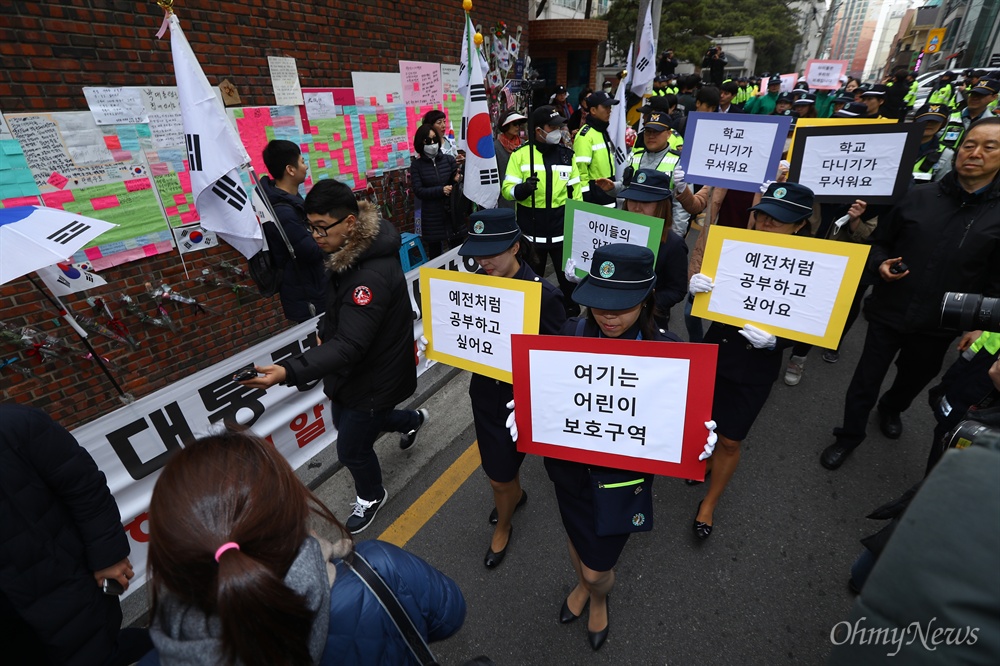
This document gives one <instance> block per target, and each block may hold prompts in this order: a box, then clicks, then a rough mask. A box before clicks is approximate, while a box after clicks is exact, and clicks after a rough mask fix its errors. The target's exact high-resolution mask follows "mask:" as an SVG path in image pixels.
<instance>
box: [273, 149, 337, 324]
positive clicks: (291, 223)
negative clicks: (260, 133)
mask: <svg viewBox="0 0 1000 666" xmlns="http://www.w3.org/2000/svg"><path fill="white" fill-rule="evenodd" d="M264 164H265V165H266V166H267V170H268V172H269V173H270V174H271V178H268V177H267V176H263V177H262V178H261V179H260V187H261V190H262V191H263V193H264V195H265V196H266V197H267V199H268V201H270V202H271V206H272V207H273V208H274V214H275V215H277V216H278V222H279V223H280V224H281V228H282V229H283V230H284V231H285V235H286V236H288V242H289V243H291V244H292V249H293V250H295V260H294V261H292V258H291V256H289V254H288V248H287V247H286V246H285V241H284V240H283V239H282V238H281V235H280V234H278V232H277V231H276V230H275V229H274V228H273V227H272V225H269V224H268V225H265V226H264V230H265V232H266V233H267V245H268V247H269V248H271V252H273V253H274V257H275V259H276V261H277V262H278V265H279V266H281V267H282V274H281V292H280V296H281V307H282V309H284V311H285V318H286V319H289V320H290V321H295V322H302V321H306V320H308V319H312V318H313V317H315V316H316V315H318V314H323V311H324V310H325V309H326V284H327V279H326V270H325V269H324V268H323V261H324V260H325V259H326V253H324V252H323V250H321V249H319V245H317V244H316V241H314V240H313V239H312V236H311V235H310V233H309V227H308V226H307V225H306V213H305V209H304V208H303V201H302V197H301V196H299V185H301V184H302V183H304V182H305V180H306V173H307V171H308V168H307V167H306V162H305V159H304V158H303V157H302V151H300V150H299V147H298V146H297V145H296V144H294V143H292V142H291V141H285V140H283V139H275V140H274V141H271V142H270V143H268V144H267V147H266V148H264Z"/></svg>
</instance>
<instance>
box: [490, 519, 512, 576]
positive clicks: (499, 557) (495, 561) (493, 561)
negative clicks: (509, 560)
mask: <svg viewBox="0 0 1000 666" xmlns="http://www.w3.org/2000/svg"><path fill="white" fill-rule="evenodd" d="M513 537H514V526H513V525H511V526H510V532H508V533H507V545H506V546H504V547H503V550H501V551H500V552H499V553H494V552H493V548H492V546H491V547H490V548H488V549H487V550H486V557H485V558H483V564H485V565H486V568H487V569H496V568H497V567H498V566H500V563H501V562H503V558H504V557H505V556H506V555H507V549H508V548H510V540H511V539H512V538H513Z"/></svg>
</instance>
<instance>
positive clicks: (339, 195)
mask: <svg viewBox="0 0 1000 666" xmlns="http://www.w3.org/2000/svg"><path fill="white" fill-rule="evenodd" d="M305 207H306V216H307V217H308V219H309V226H310V228H311V230H312V233H313V235H314V236H315V237H316V242H317V243H318V244H319V246H320V247H321V248H322V249H323V251H324V252H326V253H328V255H329V256H328V257H327V267H328V268H329V269H330V273H331V275H330V285H329V288H328V290H327V303H326V313H325V314H324V315H323V317H322V319H320V322H319V332H318V333H319V339H320V343H321V344H320V345H319V346H317V347H313V348H312V349H309V350H308V351H306V352H305V353H304V354H302V355H300V356H296V357H294V358H292V359H289V360H286V361H282V362H281V363H280V364H278V365H268V366H264V367H259V368H257V371H258V372H260V373H262V374H263V376H262V377H258V378H257V379H251V380H250V381H248V382H244V384H245V385H247V386H253V387H256V388H263V389H266V388H269V387H271V386H274V385H275V384H278V383H282V384H285V385H288V386H301V385H303V384H308V383H310V382H313V381H315V380H317V379H322V380H323V387H324V392H325V393H326V395H327V396H328V397H329V398H330V401H331V402H332V403H333V404H332V408H333V423H334V425H335V426H336V427H337V431H338V432H337V455H338V456H339V457H340V461H341V462H342V463H343V464H344V466H345V467H347V469H348V470H350V472H351V475H352V476H353V477H354V485H355V488H356V490H357V501H356V502H355V504H354V513H353V515H352V516H351V517H350V518H349V519H348V520H347V529H348V530H350V531H351V533H352V534H357V533H358V532H361V531H362V530H364V529H365V528H366V527H368V525H370V524H371V521H372V519H373V518H374V517H375V514H376V513H377V512H378V510H379V509H380V508H381V507H382V505H383V504H384V503H385V500H386V499H387V498H388V492H387V491H386V489H385V487H384V486H383V485H382V469H381V467H380V466H379V462H378V457H377V456H376V455H375V450H374V446H375V440H376V439H377V438H378V435H379V434H380V433H381V432H400V433H403V435H402V438H401V440H400V446H401V448H404V449H405V448H409V447H410V446H412V445H413V442H414V440H415V438H416V435H417V431H418V430H419V429H420V427H421V426H422V425H423V424H424V422H425V421H426V419H427V416H428V415H427V411H426V410H423V409H421V410H419V411H413V410H398V409H394V407H395V406H396V405H397V404H398V403H399V402H401V401H402V400H404V399H405V398H408V397H409V396H410V395H411V394H412V393H413V391H414V390H415V389H416V387H417V367H416V361H415V359H414V348H413V310H412V308H411V307H410V298H409V295H408V294H407V290H406V280H405V278H404V276H403V268H402V266H401V265H400V260H399V248H400V238H399V233H398V232H397V231H396V229H395V228H394V227H393V226H392V225H391V224H390V223H389V222H387V221H385V220H380V219H379V217H378V215H377V213H376V212H375V209H374V207H373V206H371V205H370V204H368V203H367V202H362V203H361V204H358V202H357V201H356V200H355V199H354V194H353V193H352V192H351V190H350V188H349V187H347V185H344V184H343V183H340V182H337V181H335V180H323V181H320V182H319V183H317V184H316V186H315V187H313V189H312V190H311V191H310V192H309V195H308V196H307V197H306V205H305Z"/></svg>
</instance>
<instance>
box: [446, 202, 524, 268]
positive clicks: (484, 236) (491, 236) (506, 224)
mask: <svg viewBox="0 0 1000 666" xmlns="http://www.w3.org/2000/svg"><path fill="white" fill-rule="evenodd" d="M520 237H521V229H520V227H518V226H517V217H516V216H515V215H514V211H512V210H511V209H509V208H484V209H483V210H480V211H476V212H475V213H473V214H472V215H470V216H469V237H468V238H466V239H465V242H464V243H462V247H460V248H458V254H459V255H461V256H463V257H492V256H493V255H496V254H500V253H501V252H505V251H506V250H508V249H510V247H511V246H512V245H513V244H514V243H515V242H516V241H517V240H518V239H519V238H520Z"/></svg>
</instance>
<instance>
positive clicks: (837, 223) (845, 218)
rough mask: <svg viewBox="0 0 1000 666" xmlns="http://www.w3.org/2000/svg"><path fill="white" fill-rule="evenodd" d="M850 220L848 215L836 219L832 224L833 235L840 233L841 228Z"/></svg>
mask: <svg viewBox="0 0 1000 666" xmlns="http://www.w3.org/2000/svg"><path fill="white" fill-rule="evenodd" d="M850 219H851V216H850V215H845V216H843V217H841V218H838V219H837V220H835V221H834V223H833V233H837V232H838V231H840V228H841V227H842V226H844V225H845V224H847V221H848V220H850Z"/></svg>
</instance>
